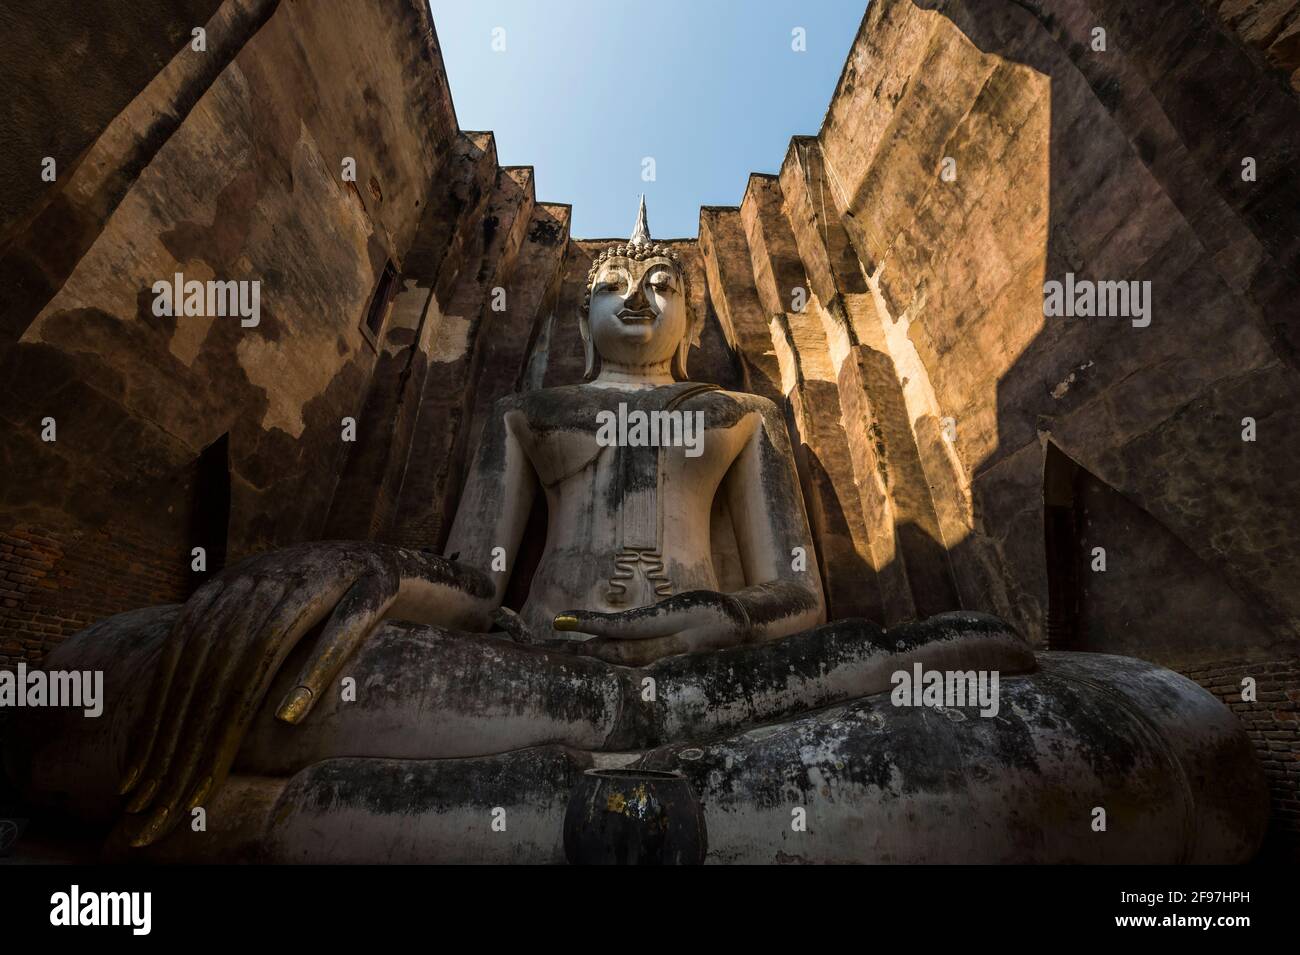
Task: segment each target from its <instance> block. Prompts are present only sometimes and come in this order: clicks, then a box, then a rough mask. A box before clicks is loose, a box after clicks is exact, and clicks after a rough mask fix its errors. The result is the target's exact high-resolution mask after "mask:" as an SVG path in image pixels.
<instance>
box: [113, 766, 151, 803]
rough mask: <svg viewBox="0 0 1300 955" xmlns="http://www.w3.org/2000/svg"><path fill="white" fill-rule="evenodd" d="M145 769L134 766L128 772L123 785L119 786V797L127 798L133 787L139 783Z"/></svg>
mask: <svg viewBox="0 0 1300 955" xmlns="http://www.w3.org/2000/svg"><path fill="white" fill-rule="evenodd" d="M143 769H144V767H142V766H132V767H131V768H130V769H128V770H127V771H126V775H125V776H123V777H122V785H121V786H119V787H118V790H117V794H118V795H119V796H125V795H126V794H127V793H129V792H130V791H131V789H132V787H134V786H135V784H136V782H138V781H139V779H140V773H141V772H142V771H143Z"/></svg>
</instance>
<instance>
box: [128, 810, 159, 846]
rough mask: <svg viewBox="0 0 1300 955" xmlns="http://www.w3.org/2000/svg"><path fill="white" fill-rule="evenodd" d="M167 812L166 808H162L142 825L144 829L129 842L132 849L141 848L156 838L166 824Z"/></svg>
mask: <svg viewBox="0 0 1300 955" xmlns="http://www.w3.org/2000/svg"><path fill="white" fill-rule="evenodd" d="M167 812H168V810H167V807H166V806H163V807H162V808H161V809H158V810H156V811H155V812H154V814H153V815H152V816H150V817H149V821H148V822H146V823H145V824H144V828H143V829H141V830H140V831H139V832H138V833H136V836H135V838H134V839H132V840H131V846H132V848H135V849H140V848H143V847H144V846H147V845H149V843H151V842H153V841H154V839H156V838H157V837H158V833H159V832H161V831H162V827H163V825H164V824H165V823H166V822H167Z"/></svg>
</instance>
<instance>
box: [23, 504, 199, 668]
mask: <svg viewBox="0 0 1300 955" xmlns="http://www.w3.org/2000/svg"><path fill="white" fill-rule="evenodd" d="M191 586H192V581H191V577H190V574H189V571H188V565H187V564H186V562H185V558H184V556H183V555H182V554H181V553H180V552H176V553H173V552H171V551H170V550H168V549H163V548H160V547H159V546H158V542H157V540H156V539H154V538H152V537H151V536H149V535H148V534H145V533H142V532H140V531H133V530H132V529H129V528H114V529H112V530H96V531H88V532H87V531H76V530H66V529H65V530H60V529H53V528H49V527H32V526H28V525H19V526H15V527H10V528H7V529H5V530H0V669H12V668H13V667H15V666H17V664H18V663H19V662H20V661H24V660H25V661H27V662H28V663H38V662H40V660H41V658H42V657H44V655H45V654H46V653H47V652H49V651H50V650H51V649H53V648H54V647H55V646H56V645H57V644H58V643H59V642H61V641H62V640H63V639H65V638H66V637H69V636H71V635H72V634H74V633H76V632H77V631H78V630H81V629H83V628H84V627H87V626H89V625H90V624H92V623H94V622H95V621H96V620H102V619H103V618H104V617H108V616H111V615H113V614H117V613H122V612H124V611H127V610H135V609H138V608H140V607H150V606H154V605H157V604H167V603H176V602H178V601H180V600H182V599H184V597H185V595H186V594H187V593H188V591H189V589H190V588H191Z"/></svg>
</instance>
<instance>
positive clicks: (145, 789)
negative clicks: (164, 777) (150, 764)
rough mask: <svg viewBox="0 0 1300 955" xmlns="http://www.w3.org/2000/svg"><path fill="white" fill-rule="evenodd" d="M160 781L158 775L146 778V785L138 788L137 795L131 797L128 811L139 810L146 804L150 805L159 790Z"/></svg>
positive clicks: (127, 807) (127, 805) (127, 806)
mask: <svg viewBox="0 0 1300 955" xmlns="http://www.w3.org/2000/svg"><path fill="white" fill-rule="evenodd" d="M158 782H159V780H158V777H156V776H155V777H154V778H153V779H146V780H145V781H144V785H142V786H141V787H140V788H139V789H137V790H136V793H135V795H134V796H132V797H131V801H130V802H129V803H127V804H126V811H127V812H139V811H140V810H141V809H143V808H144V807H145V806H147V805H149V803H150V801H151V800H152V799H153V796H154V793H156V792H157V791H158Z"/></svg>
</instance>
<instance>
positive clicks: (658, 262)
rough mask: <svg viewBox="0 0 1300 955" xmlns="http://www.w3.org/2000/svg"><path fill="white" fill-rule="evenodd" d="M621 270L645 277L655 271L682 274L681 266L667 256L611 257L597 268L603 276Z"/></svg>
mask: <svg viewBox="0 0 1300 955" xmlns="http://www.w3.org/2000/svg"><path fill="white" fill-rule="evenodd" d="M615 269H617V270H620V271H624V272H627V273H629V274H630V275H633V276H640V275H645V274H646V273H648V272H650V271H651V270H653V269H668V270H669V271H670V272H673V273H674V274H677V275H680V274H681V271H682V269H681V266H680V265H679V264H678V263H677V262H674V261H673V260H672V259H670V258H669V257H668V256H666V255H653V256H649V257H648V258H644V259H633V258H628V257H626V256H622V255H615V256H611V257H610V258H608V259H605V260H604V261H603V262H600V263H599V264H598V265H597V266H596V274H597V275H602V274H604V273H606V272H610V271H613V270H615Z"/></svg>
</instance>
